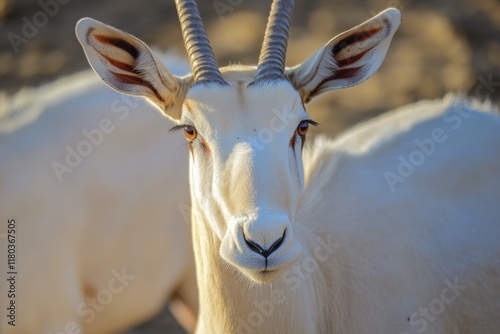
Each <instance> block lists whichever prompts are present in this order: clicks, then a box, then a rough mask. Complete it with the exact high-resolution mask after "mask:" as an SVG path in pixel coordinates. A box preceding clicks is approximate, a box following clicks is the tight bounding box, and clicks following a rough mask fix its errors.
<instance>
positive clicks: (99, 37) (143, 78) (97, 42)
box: [76, 18, 189, 120]
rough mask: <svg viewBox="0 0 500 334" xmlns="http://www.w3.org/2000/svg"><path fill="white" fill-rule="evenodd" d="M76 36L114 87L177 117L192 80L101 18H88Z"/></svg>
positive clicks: (82, 21)
mask: <svg viewBox="0 0 500 334" xmlns="http://www.w3.org/2000/svg"><path fill="white" fill-rule="evenodd" d="M76 36H77V38H78V40H79V41H80V44H81V45H82V47H83V51H84V52H85V55H86V56H87V60H88V61H89V63H90V66H92V68H93V69H94V71H95V72H96V73H97V75H98V76H99V77H101V79H102V80H104V82H106V83H107V84H108V86H110V87H111V88H113V89H115V90H117V91H119V92H121V93H124V94H129V95H136V96H143V97H146V98H147V99H148V100H149V101H151V102H152V103H153V104H155V105H156V106H158V107H159V108H160V109H161V110H162V111H163V112H164V113H165V114H166V115H167V116H169V117H171V118H173V119H174V120H176V119H179V118H180V116H181V105H182V101H183V99H184V96H185V92H186V88H187V86H188V85H189V81H188V80H187V79H186V80H184V79H181V78H178V77H176V76H174V75H173V74H171V73H170V72H169V71H168V70H167V69H166V68H165V66H164V65H163V64H162V63H161V62H160V61H158V60H157V59H156V58H155V57H154V56H153V54H152V53H151V50H150V49H149V48H148V47H147V46H146V44H144V42H142V41H141V40H139V39H137V38H135V37H133V36H131V35H129V34H127V33H125V32H123V31H121V30H118V29H116V28H113V27H111V26H108V25H106V24H103V23H101V22H99V21H96V20H93V19H90V18H84V19H81V20H80V21H78V23H77V24H76Z"/></svg>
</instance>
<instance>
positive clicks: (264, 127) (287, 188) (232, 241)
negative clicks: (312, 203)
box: [180, 81, 310, 280]
mask: <svg viewBox="0 0 500 334" xmlns="http://www.w3.org/2000/svg"><path fill="white" fill-rule="evenodd" d="M229 83H230V85H229V86H226V87H217V86H213V87H211V89H210V90H207V89H206V88H205V87H203V86H201V85H198V86H194V87H193V88H191V89H190V90H189V92H188V94H187V96H186V99H185V102H184V105H183V112H182V115H183V116H182V119H181V120H180V123H181V124H185V125H190V126H193V127H194V128H195V129H196V131H197V137H196V139H194V140H193V141H192V142H189V143H188V146H189V149H190V151H191V171H190V173H191V194H192V200H193V205H196V206H198V208H199V209H200V210H198V211H199V212H203V215H204V217H203V218H202V219H203V220H204V221H205V222H206V223H208V224H209V225H210V228H211V230H212V231H213V232H214V233H215V234H216V236H217V238H218V239H219V240H220V242H221V245H220V255H221V256H222V258H223V259H225V260H226V261H227V262H229V263H230V264H232V265H234V266H235V267H237V268H238V269H240V270H241V271H242V272H244V273H245V274H247V275H248V276H250V277H251V278H254V279H256V280H260V278H262V276H263V275H262V274H266V273H263V271H265V270H267V271H269V272H272V271H274V270H277V269H280V268H283V267H285V266H287V265H289V264H290V263H291V262H292V261H293V260H294V259H295V258H296V257H297V256H298V255H299V253H300V250H301V247H300V245H299V244H298V242H297V241H296V240H295V238H294V233H293V227H292V226H293V223H294V216H295V208H296V206H297V201H298V196H299V194H300V193H301V191H302V189H303V186H304V180H303V170H302V156H301V149H302V141H303V138H302V137H301V136H300V135H298V134H297V133H296V130H297V126H298V125H299V124H300V123H301V122H302V121H303V120H309V119H310V118H309V116H308V114H307V113H306V112H305V110H304V107H303V104H302V101H301V97H300V95H299V94H298V93H297V91H296V90H295V89H294V88H293V87H292V86H291V85H290V84H289V83H288V82H286V81H283V82H279V83H271V84H264V85H254V86H250V87H247V85H248V81H236V82H231V81H229ZM222 110H223V111H224V112H221V111H222ZM228 113H230V114H231V115H228ZM283 235H284V238H283V241H282V242H281V245H280V246H279V247H277V249H276V250H275V251H274V252H272V253H271V254H270V255H269V256H268V257H267V261H266V258H265V257H264V256H262V255H261V254H259V253H258V252H256V251H254V250H252V249H251V246H249V245H248V242H247V241H245V239H246V240H248V241H251V242H254V243H255V244H257V245H259V246H261V247H262V249H264V250H267V249H269V248H271V247H272V245H273V244H274V243H275V242H276V241H278V240H280V239H281V238H282V237H283ZM266 262H267V263H266Z"/></svg>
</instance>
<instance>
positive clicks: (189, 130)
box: [184, 125, 198, 140]
mask: <svg viewBox="0 0 500 334" xmlns="http://www.w3.org/2000/svg"><path fill="white" fill-rule="evenodd" d="M184 135H185V136H186V138H187V139H188V140H195V139H196V136H197V135H198V133H197V132H196V129H195V128H193V127H192V126H190V125H186V126H185V127H184Z"/></svg>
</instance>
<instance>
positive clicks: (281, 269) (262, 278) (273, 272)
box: [236, 254, 299, 284]
mask: <svg viewBox="0 0 500 334" xmlns="http://www.w3.org/2000/svg"><path fill="white" fill-rule="evenodd" d="M298 255H299V254H297V255H296V256H294V257H293V258H291V259H290V260H288V261H286V262H285V263H280V264H278V265H274V266H273V265H272V263H271V266H268V267H267V268H265V267H262V268H260V269H254V268H247V267H240V266H237V268H236V269H237V270H239V271H241V273H242V274H243V275H244V276H246V277H247V278H248V279H249V280H251V281H252V282H254V283H257V284H267V283H272V282H274V281H276V280H278V279H279V278H280V277H281V276H282V275H283V274H284V273H285V272H286V270H287V269H288V268H290V267H291V266H292V264H293V263H294V262H295V261H296V259H297V257H298Z"/></svg>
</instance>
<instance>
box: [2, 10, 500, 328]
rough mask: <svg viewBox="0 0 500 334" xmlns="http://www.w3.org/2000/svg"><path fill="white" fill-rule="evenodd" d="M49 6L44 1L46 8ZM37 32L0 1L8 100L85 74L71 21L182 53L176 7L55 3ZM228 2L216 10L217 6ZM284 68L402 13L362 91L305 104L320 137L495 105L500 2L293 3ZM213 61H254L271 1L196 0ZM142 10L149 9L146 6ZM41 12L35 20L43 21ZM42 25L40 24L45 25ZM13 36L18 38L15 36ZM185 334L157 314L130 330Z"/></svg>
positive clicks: (25, 16)
mask: <svg viewBox="0 0 500 334" xmlns="http://www.w3.org/2000/svg"><path fill="white" fill-rule="evenodd" d="M46 1H47V0H42V2H46ZM60 2H61V3H63V2H64V3H65V4H61V5H59V8H57V9H56V10H54V11H53V13H52V14H53V15H52V16H53V17H49V18H48V19H47V20H46V22H38V23H39V24H38V25H39V28H36V31H31V32H29V34H27V33H26V28H24V30H25V31H24V33H23V27H24V26H25V25H26V22H27V21H29V22H31V23H33V22H34V20H35V19H36V18H37V13H39V12H40V11H43V10H44V9H43V7H42V6H41V5H40V3H39V2H38V1H34V0H30V1H29V0H0V31H1V33H0V35H1V38H0V91H6V92H8V93H9V94H11V93H14V92H16V91H17V90H18V89H19V88H21V87H23V86H37V85H40V84H42V83H44V82H48V81H51V80H53V79H54V78H57V77H60V76H63V75H66V74H69V73H73V72H76V71H79V70H82V69H87V68H88V64H87V62H86V60H85V57H84V55H83V52H82V50H81V48H80V46H79V44H78V42H77V40H76V38H75V37H74V26H75V23H76V21H77V20H78V19H79V18H81V17H84V16H90V17H93V18H95V19H98V20H101V21H103V22H106V23H108V24H111V25H113V26H116V27H118V28H121V29H123V30H126V31H127V32H129V33H132V34H133V35H135V36H137V37H139V38H141V39H142V40H144V41H145V42H147V43H148V44H149V45H155V46H157V47H158V48H160V49H162V50H173V51H175V52H178V53H179V54H184V50H183V46H182V41H181V34H180V28H179V24H178V21H177V17H176V13H175V9H174V5H173V1H164V0H163V1H159V0H149V1H132V0H98V1H97V0H64V1H63V0H60ZM217 2H218V3H220V2H222V3H225V4H230V3H232V4H236V6H231V5H229V7H230V8H229V9H228V10H227V11H225V12H221V11H220V10H219V11H218V10H217V8H216V6H214V4H216V3H217ZM297 2H298V3H297V5H296V8H295V12H294V17H293V21H292V29H291V33H290V34H291V38H290V43H289V50H288V57H287V64H288V65H290V66H292V65H295V64H297V63H299V62H301V61H303V60H305V59H306V58H307V57H308V56H309V55H310V54H312V53H313V52H314V51H315V50H317V49H318V48H319V47H321V46H322V45H323V44H324V43H326V42H327V41H328V40H329V39H330V38H332V37H333V36H335V35H336V34H337V33H340V32H342V31H344V30H346V29H348V28H350V27H352V26H354V25H356V24H358V23H360V22H362V21H364V20H365V19H368V18H369V17H371V16H372V15H373V14H375V13H376V12H378V11H380V10H382V9H384V8H386V7H389V6H394V7H397V8H399V9H400V10H401V11H402V13H403V24H402V26H401V28H400V30H399V32H398V33H397V34H396V36H395V38H394V41H393V44H392V46H391V48H390V49H389V52H388V55H387V58H386V60H385V62H384V64H383V66H382V67H381V69H380V70H379V71H378V73H377V74H376V75H374V77H373V78H371V79H370V80H368V81H367V82H365V83H363V84H362V85H360V86H358V87H356V88H351V89H346V90H342V91H337V92H332V93H330V94H327V95H326V96H325V97H322V98H320V99H319V100H318V101H315V102H313V103H311V105H310V106H309V111H310V113H311V115H312V117H313V118H314V119H315V120H317V121H318V122H319V123H320V125H321V126H320V127H319V129H318V130H316V131H317V132H322V133H327V134H329V135H332V136H334V135H336V134H337V133H338V132H339V131H342V130H343V129H345V128H347V127H349V126H351V125H353V124H355V123H357V122H359V121H361V120H364V119H367V118H370V117H373V116H375V115H377V114H379V113H381V112H383V111H386V110H389V109H392V108H395V107H398V106H400V105H403V104H406V103H410V102H413V101H417V100H420V99H424V98H439V97H441V96H443V95H444V94H445V93H446V92H448V91H462V92H467V93H468V94H469V95H471V96H473V97H476V98H479V99H481V100H484V99H492V100H494V101H496V102H498V100H499V98H500V3H499V2H498V0H439V1H438V0H434V1H432V0H401V1H399V0H372V1H366V0H365V1H360V0H335V1H333V0H330V1H327V0H309V1H300V0H298V1H297ZM199 3H200V5H199V6H200V11H201V13H202V16H203V18H204V20H205V22H206V26H207V29H208V35H209V38H210V40H211V41H212V46H213V48H214V50H215V53H216V56H217V58H218V62H219V64H228V63H237V62H240V63H243V64H250V63H255V62H256V60H257V57H258V53H259V48H260V43H261V41H262V36H263V31H264V28H265V21H266V18H267V14H268V10H269V6H270V1H250V0H241V1H228V0H220V1H201V0H200V1H199ZM145 4H146V5H145ZM39 16H40V15H38V17H39ZM42 23H43V24H42ZM14 35H16V36H20V37H21V39H22V41H21V42H20V41H19V39H17V42H16V41H13V40H14ZM160 329H162V330H163V332H166V333H182V331H181V330H180V329H179V327H178V326H177V325H176V323H175V322H174V321H173V320H172V318H171V317H170V315H169V313H168V311H164V312H162V314H160V315H159V316H158V317H157V318H155V319H154V320H152V321H151V322H149V323H147V324H144V325H142V326H139V327H137V328H136V329H134V330H132V331H131V332H129V333H134V334H139V333H158V331H159V330H160Z"/></svg>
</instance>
